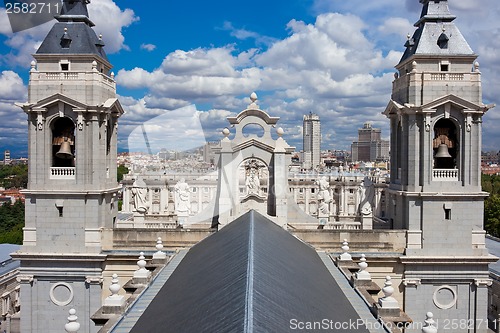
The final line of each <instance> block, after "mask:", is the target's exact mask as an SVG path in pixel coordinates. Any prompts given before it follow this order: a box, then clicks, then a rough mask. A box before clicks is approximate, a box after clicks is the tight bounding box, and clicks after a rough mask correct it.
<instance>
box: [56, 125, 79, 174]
mask: <svg viewBox="0 0 500 333" xmlns="http://www.w3.org/2000/svg"><path fill="white" fill-rule="evenodd" d="M51 129H52V167H56V168H66V167H74V166H75V123H74V122H73V121H72V120H71V119H69V118H67V117H61V118H57V119H56V120H54V121H53V123H52V126H51Z"/></svg>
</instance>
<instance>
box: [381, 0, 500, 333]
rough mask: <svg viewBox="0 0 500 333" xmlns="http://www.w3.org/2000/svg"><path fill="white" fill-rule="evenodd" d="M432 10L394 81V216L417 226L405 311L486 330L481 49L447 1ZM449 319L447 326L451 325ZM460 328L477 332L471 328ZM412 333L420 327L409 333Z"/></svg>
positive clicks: (425, 8)
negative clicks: (476, 48) (471, 40)
mask: <svg viewBox="0 0 500 333" xmlns="http://www.w3.org/2000/svg"><path fill="white" fill-rule="evenodd" d="M420 3H421V4H422V14H421V17H420V19H419V20H418V21H417V22H416V23H415V27H416V31H415V33H414V34H413V36H408V40H407V42H406V44H405V47H406V50H405V52H404V55H403V57H402V58H401V61H400V62H399V64H397V65H396V69H397V72H396V74H395V80H394V82H393V89H392V96H391V101H390V102H389V105H388V106H387V108H386V110H385V115H386V116H387V117H388V118H389V119H390V122H391V182H390V185H389V189H388V191H387V202H388V203H389V207H388V209H387V211H388V218H389V219H390V221H391V222H392V225H393V228H394V229H405V230H407V244H406V251H405V256H403V257H401V262H402V264H404V266H405V274H404V286H402V287H403V288H404V290H405V308H404V310H405V312H406V313H407V314H409V315H410V316H411V317H412V318H419V317H421V316H422V313H426V312H428V311H431V312H433V313H434V315H435V319H437V320H438V321H439V324H443V323H444V322H445V321H446V320H450V323H452V322H451V320H453V319H455V321H460V320H462V322H467V323H472V329H471V331H472V330H474V332H486V331H487V327H486V323H485V319H486V318H487V285H488V284H489V283H490V282H491V281H490V280H489V277H488V276H489V274H488V263H490V262H492V261H495V258H492V257H491V256H489V255H488V251H487V249H486V247H485V231H484V229H483V203H484V198H485V197H486V196H487V193H484V192H483V191H482V189H481V163H480V158H481V123H482V117H483V115H484V114H485V113H486V112H487V111H488V110H489V109H490V108H491V107H492V106H489V105H485V104H483V100H482V90H481V72H480V70H479V63H477V62H476V58H477V55H476V54H475V53H474V52H473V51H472V49H471V48H470V46H469V44H468V43H467V41H466V40H465V38H464V37H463V35H462V34H461V33H460V31H459V29H458V28H457V26H456V25H455V23H454V20H455V16H454V15H452V14H451V13H450V10H449V7H448V1H446V0H420ZM441 326H442V325H440V328H441ZM462 327H465V329H462V328H461V327H458V328H457V329H453V332H469V330H468V328H470V326H468V325H463V326H462ZM408 332H419V330H409V331H408Z"/></svg>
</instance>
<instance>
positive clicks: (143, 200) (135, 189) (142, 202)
mask: <svg viewBox="0 0 500 333" xmlns="http://www.w3.org/2000/svg"><path fill="white" fill-rule="evenodd" d="M130 192H132V198H133V199H134V208H135V211H136V212H138V213H141V214H146V213H147V212H148V209H149V200H148V189H147V187H146V183H144V181H143V180H142V179H138V180H136V181H135V182H134V184H133V185H132V188H131V189H130Z"/></svg>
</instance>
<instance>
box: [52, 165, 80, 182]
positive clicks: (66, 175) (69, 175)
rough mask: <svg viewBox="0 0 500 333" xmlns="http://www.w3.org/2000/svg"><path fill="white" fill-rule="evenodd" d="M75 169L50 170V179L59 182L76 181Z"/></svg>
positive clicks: (55, 168)
mask: <svg viewBox="0 0 500 333" xmlns="http://www.w3.org/2000/svg"><path fill="white" fill-rule="evenodd" d="M75 169H76V168H75V167H66V168H57V167H53V168H50V179H59V180H68V179H69V180H71V179H75V175H76V172H75Z"/></svg>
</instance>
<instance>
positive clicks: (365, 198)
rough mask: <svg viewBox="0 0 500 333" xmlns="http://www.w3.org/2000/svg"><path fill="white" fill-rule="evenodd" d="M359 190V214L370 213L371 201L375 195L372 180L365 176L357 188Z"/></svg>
mask: <svg viewBox="0 0 500 333" xmlns="http://www.w3.org/2000/svg"><path fill="white" fill-rule="evenodd" d="M358 192H359V213H360V214H361V215H365V216H366V215H371V214H372V202H373V197H374V195H375V189H374V186H373V182H372V181H371V180H370V178H369V177H365V179H363V182H362V183H361V185H360V186H359V188H358Z"/></svg>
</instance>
